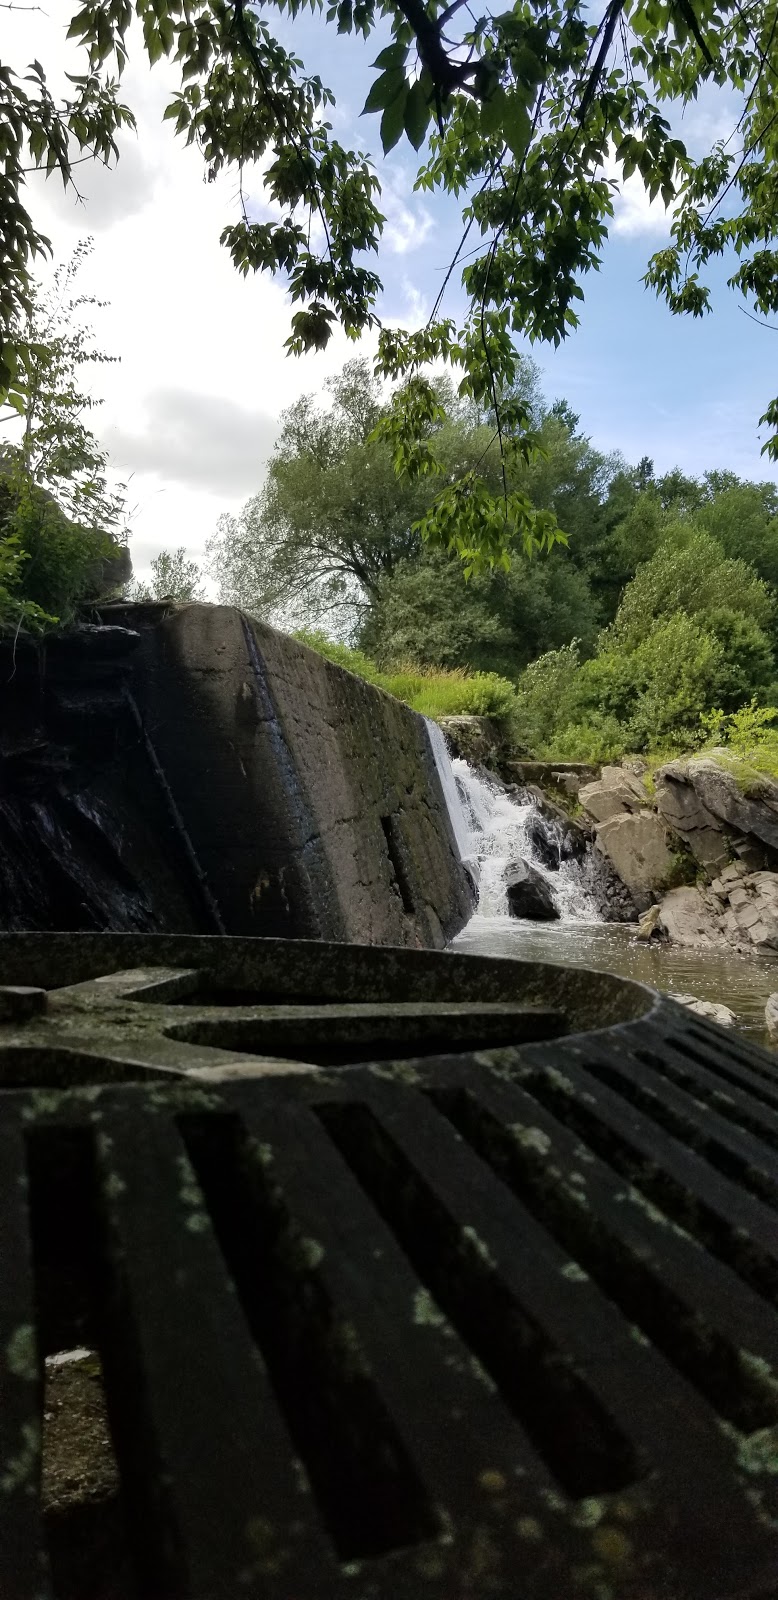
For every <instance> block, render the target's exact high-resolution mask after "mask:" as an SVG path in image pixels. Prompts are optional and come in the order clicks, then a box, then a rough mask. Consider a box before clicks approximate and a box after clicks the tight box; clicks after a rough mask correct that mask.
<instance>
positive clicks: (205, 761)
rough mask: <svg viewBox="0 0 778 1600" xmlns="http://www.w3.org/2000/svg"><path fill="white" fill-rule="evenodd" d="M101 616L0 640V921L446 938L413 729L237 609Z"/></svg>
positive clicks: (421, 734) (433, 817)
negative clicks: (80, 625) (30, 639)
mask: <svg viewBox="0 0 778 1600" xmlns="http://www.w3.org/2000/svg"><path fill="white" fill-rule="evenodd" d="M102 623H103V626H99V627H95V628H93V629H91V630H90V629H84V630H82V631H81V633H80V634H74V635H70V636H68V637H67V638H65V639H63V640H60V641H52V642H50V643H49V644H47V645H46V646H45V648H38V647H33V646H32V645H29V644H27V645H24V646H20V648H19V650H18V651H16V652H15V653H14V656H13V659H11V657H10V655H8V651H5V652H4V651H3V649H2V647H0V675H1V676H2V678H3V680H4V685H5V687H4V707H5V715H4V718H3V723H2V726H1V727H0V928H6V929H10V930H22V929H25V928H27V929H39V930H42V931H45V930H49V929H57V928H60V929H74V930H75V929H78V930H86V929H96V930H102V929H106V930H107V929H114V930H117V931H122V930H126V931H130V930H143V929H145V930H148V931H157V932H170V933H173V932H228V933H235V934H259V935H264V936H267V935H275V936H282V937H286V938H309V939H310V938H318V939H331V940H335V941H364V942H366V943H371V944H397V945H409V946H416V947H425V946H426V947H432V948H436V947H437V948H439V947H440V946H442V945H443V944H444V943H445V942H446V941H447V940H448V939H450V938H451V937H453V935H454V933H456V932H457V931H458V929H459V928H460V927H461V926H462V924H463V923H464V921H465V920H466V918H467V916H468V915H469V913H470V911H471V909H472V896H471V890H470V887H469V884H468V880H467V877H466V875H465V873H464V870H463V868H462V866H461V864H460V861H459V857H458V853H457V851H456V846H455V843H454V840H453V836H452V834H451V829H450V824H449V821H448V816H447V813H446V810H445V804H444V801H443V796H442V792H441V788H440V783H439V780H438V776H437V771H436V769H435V764H434V759H433V757H432V752H431V749H430V745H429V740H428V737H427V732H426V728H425V725H424V721H423V719H422V718H421V717H418V716H416V715H415V713H413V712H411V711H409V710H408V709H407V708H406V707H404V706H402V705H401V704H399V702H397V701H395V700H393V699H391V697H390V696H388V695H385V694H383V693H382V692H381V691H380V690H377V689H374V688H372V687H371V686H369V685H367V684H364V683H362V682H361V680H359V679H357V678H354V677H352V675H351V674H350V673H348V672H344V671H342V670H341V669H340V668H338V667H335V666H333V665H331V663H329V662H326V661H324V660H323V659H322V658H321V657H320V656H318V655H316V654H315V653H314V652H312V651H310V650H308V649H306V648H305V647H304V646H303V645H300V644H297V643H296V642H295V641H294V640H291V639H289V638H287V637H286V636H284V635H282V634H279V633H276V632H275V631H274V630H273V629H271V628H268V627H265V626H264V625H262V624H259V623H256V622H250V621H249V620H248V619H247V618H245V617H244V616H243V615H242V614H241V613H240V612H239V611H236V610H234V609H232V608H228V607H217V606H198V605H187V606H168V605H149V606H125V605H121V606H118V605H114V606H111V607H110V608H105V609H104V611H103V613H102ZM6 655H8V661H7V662H6V661H5V656H6ZM5 666H7V668H8V671H7V672H6V671H5V670H4V668H5Z"/></svg>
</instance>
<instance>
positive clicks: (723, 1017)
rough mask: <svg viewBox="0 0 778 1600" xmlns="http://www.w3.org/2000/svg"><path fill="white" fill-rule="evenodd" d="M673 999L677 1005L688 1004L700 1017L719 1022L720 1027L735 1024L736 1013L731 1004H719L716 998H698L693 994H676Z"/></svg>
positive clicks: (689, 1008) (730, 1026)
mask: <svg viewBox="0 0 778 1600" xmlns="http://www.w3.org/2000/svg"><path fill="white" fill-rule="evenodd" d="M672 999H673V1000H674V1001H675V1002H676V1005H679V1006H686V1007H687V1008H688V1010H689V1011H694V1012H695V1013H696V1015H697V1016H698V1017H707V1018H708V1020H709V1021H710V1022H717V1023H718V1025H719V1027H720V1028H734V1026H735V1013H734V1011H730V1009H729V1006H722V1005H719V1004H717V1002H716V1001H715V1000H698V999H697V997H696V995H693V994H674V995H673V996H672Z"/></svg>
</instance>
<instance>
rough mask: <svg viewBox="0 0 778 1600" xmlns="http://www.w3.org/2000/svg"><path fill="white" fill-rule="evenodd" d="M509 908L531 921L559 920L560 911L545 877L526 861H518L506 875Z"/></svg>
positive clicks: (512, 913)
mask: <svg viewBox="0 0 778 1600" xmlns="http://www.w3.org/2000/svg"><path fill="white" fill-rule="evenodd" d="M505 888H506V891H507V895H508V910H509V912H510V915H511V916H512V917H526V918H527V919H528V920H529V921H530V922H558V920H559V911H558V910H557V907H556V905H555V903H554V896H553V895H552V893H551V890H550V889H549V887H548V884H547V883H546V880H545V878H544V877H542V876H541V874H540V873H539V872H537V871H536V870H535V868H534V867H531V866H530V865H529V863H528V862H526V861H517V862H515V863H514V865H513V866H511V867H509V868H508V871H507V873H506V875H505Z"/></svg>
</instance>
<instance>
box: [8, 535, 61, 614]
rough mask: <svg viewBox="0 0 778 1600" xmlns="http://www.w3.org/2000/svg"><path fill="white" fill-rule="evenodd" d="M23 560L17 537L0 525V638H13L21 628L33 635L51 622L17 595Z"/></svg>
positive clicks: (28, 601) (38, 609)
mask: <svg viewBox="0 0 778 1600" xmlns="http://www.w3.org/2000/svg"><path fill="white" fill-rule="evenodd" d="M25 559H26V557H25V552H24V551H23V550H22V549H21V548H20V545H19V539H18V536H17V535H16V534H13V533H6V532H5V531H4V529H3V528H2V525H0V635H2V634H14V635H15V634H17V633H19V632H20V630H21V629H22V628H26V629H28V630H29V631H31V632H35V631H37V630H38V629H39V628H42V627H45V626H46V624H47V623H49V622H52V621H53V620H54V619H53V618H52V617H49V616H47V614H46V612H45V611H42V610H41V609H40V607H38V606H36V605H35V604H34V602H33V601H31V600H25V599H23V598H22V597H21V595H20V588H21V582H22V574H23V572H24V562H25Z"/></svg>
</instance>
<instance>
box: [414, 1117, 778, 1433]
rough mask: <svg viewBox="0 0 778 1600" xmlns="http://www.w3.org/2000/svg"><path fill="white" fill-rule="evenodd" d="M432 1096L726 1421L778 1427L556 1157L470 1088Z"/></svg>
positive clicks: (777, 1414) (710, 1335)
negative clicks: (526, 1141) (521, 1136)
mask: <svg viewBox="0 0 778 1600" xmlns="http://www.w3.org/2000/svg"><path fill="white" fill-rule="evenodd" d="M430 1097H431V1099H432V1100H433V1102H434V1104H435V1105H436V1106H437V1107H438V1109H439V1110H440V1111H442V1112H443V1114H444V1115H445V1116H447V1117H448V1118H449V1119H450V1120H451V1122H452V1123H453V1124H454V1127H455V1128H456V1129H457V1130H458V1132H459V1133H461V1134H462V1136H463V1138H465V1139H467V1141H468V1143H469V1144H470V1145H471V1146H472V1147H473V1149H474V1150H476V1152H477V1153H478V1155H479V1156H481V1157H482V1159H483V1160H485V1161H487V1162H488V1163H489V1165H490V1166H491V1167H492V1169H493V1170H494V1171H495V1172H496V1173H497V1174H498V1176H499V1177H500V1178H502V1179H503V1181H504V1182H505V1183H507V1184H508V1185H509V1187H510V1188H511V1189H512V1190H513V1193H514V1194H516V1195H517V1196H518V1198H519V1199H520V1200H521V1202H522V1204H523V1205H524V1206H526V1208H527V1210H528V1211H529V1212H531V1214H532V1215H533V1216H534V1217H536V1218H537V1220H538V1221H539V1222H541V1223H542V1225H543V1227H545V1228H547V1229H548V1230H549V1232H551V1233H552V1234H553V1236H554V1237H555V1238H556V1239H558V1240H559V1242H560V1244H562V1245H563V1246H564V1248H565V1250H567V1251H569V1252H570V1255H571V1256H572V1257H573V1258H574V1259H575V1260H576V1261H578V1262H579V1263H580V1265H581V1266H582V1267H583V1268H584V1269H585V1271H586V1272H587V1273H588V1275H589V1276H590V1277H591V1278H592V1279H593V1281H594V1282H595V1283H597V1284H598V1285H599V1287H600V1288H601V1289H602V1290H603V1291H604V1293H605V1294H606V1295H607V1296H608V1298H609V1299H610V1300H612V1301H613V1302H614V1303H615V1304H616V1305H617V1306H618V1307H619V1309H620V1310H621V1311H623V1312H624V1314H625V1316H626V1317H627V1318H628V1319H629V1321H630V1322H631V1323H634V1324H636V1325H637V1326H638V1327H639V1328H641V1329H642V1331H643V1332H644V1333H645V1334H646V1335H647V1336H648V1338H649V1339H650V1340H651V1341H652V1343H653V1344H654V1345H656V1347H657V1349H658V1350H661V1351H662V1353H663V1354H664V1355H665V1356H667V1358H668V1360H669V1361H671V1362H672V1363H673V1365H674V1366H676V1367H677V1368H678V1370H679V1371H680V1372H682V1373H683V1374H684V1376H685V1377H686V1378H687V1379H688V1380H689V1381H690V1382H691V1383H692V1384H693V1385H694V1386H695V1388H697V1389H698V1390H699V1391H700V1393H701V1394H703V1395H704V1396H705V1398H706V1399H707V1400H709V1401H710V1403H711V1404H712V1405H713V1406H714V1408H715V1409H716V1411H717V1412H718V1413H719V1415H720V1416H722V1417H724V1418H726V1420H727V1421H728V1422H732V1423H733V1424H734V1426H735V1427H736V1428H740V1429H742V1430H743V1432H745V1433H751V1432H753V1431H754V1430H755V1429H757V1428H766V1427H770V1426H772V1424H773V1423H775V1422H776V1421H778V1399H777V1398H776V1394H775V1393H774V1392H773V1390H772V1389H771V1388H770V1387H769V1385H768V1384H760V1383H759V1382H758V1380H756V1379H754V1377H753V1376H752V1375H751V1374H750V1373H748V1372H746V1371H745V1370H744V1369H743V1367H742V1366H741V1364H740V1362H739V1358H738V1352H737V1350H736V1349H735V1347H734V1345H732V1344H731V1343H730V1342H729V1341H728V1340H727V1339H725V1338H724V1337H723V1335H722V1334H720V1333H718V1332H717V1331H716V1330H715V1329H714V1328H712V1327H711V1325H710V1324H709V1323H708V1322H706V1321H705V1320H704V1319H703V1318H702V1317H701V1316H700V1315H699V1314H695V1312H694V1311H693V1310H692V1309H690V1307H689V1306H688V1305H686V1304H685V1303H684V1302H683V1301H682V1300H680V1299H679V1298H678V1296H677V1295H676V1294H675V1293H674V1292H673V1290H672V1289H671V1288H670V1286H669V1285H668V1284H667V1283H665V1282H664V1281H663V1279H662V1276H661V1270H658V1271H652V1270H651V1267H650V1264H649V1260H648V1259H644V1258H643V1257H641V1256H639V1255H638V1254H637V1253H636V1252H635V1251H634V1250H631V1249H630V1248H629V1245H628V1243H627V1242H626V1241H625V1240H623V1239H621V1238H619V1236H618V1232H617V1228H618V1221H617V1218H615V1217H614V1225H613V1229H611V1228H609V1227H608V1226H607V1224H606V1223H604V1222H603V1221H602V1219H601V1217H600V1216H598V1215H596V1214H595V1213H594V1212H593V1211H592V1210H591V1208H590V1207H589V1208H587V1207H584V1206H582V1205H580V1204H579V1203H578V1201H576V1199H575V1198H574V1197H573V1196H572V1195H570V1193H569V1192H568V1191H567V1190H566V1188H565V1186H564V1176H565V1175H564V1174H563V1175H562V1176H558V1177H554V1176H553V1175H552V1174H551V1172H550V1170H549V1169H550V1166H552V1165H554V1161H553V1157H549V1154H548V1153H547V1152H546V1151H544V1152H542V1153H541V1152H540V1151H539V1150H534V1151H533V1149H532V1148H531V1147H530V1146H524V1145H521V1144H520V1143H519V1141H518V1140H517V1139H515V1138H513V1137H512V1136H511V1132H510V1129H508V1128H506V1127H504V1126H503V1125H502V1124H501V1123H500V1122H499V1121H498V1120H497V1118H496V1117H495V1116H493V1115H492V1114H491V1113H490V1111H489V1110H488V1109H487V1108H486V1107H485V1106H483V1105H480V1104H479V1103H478V1102H477V1100H476V1099H475V1097H474V1096H473V1095H472V1094H471V1093H469V1092H468V1091H467V1090H466V1089H459V1090H439V1091H434V1090H433V1091H431V1096H430ZM561 1131H562V1130H561V1129H560V1132H561ZM557 1161H559V1157H558V1158H557ZM658 1248H659V1246H658V1245H657V1249H658Z"/></svg>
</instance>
